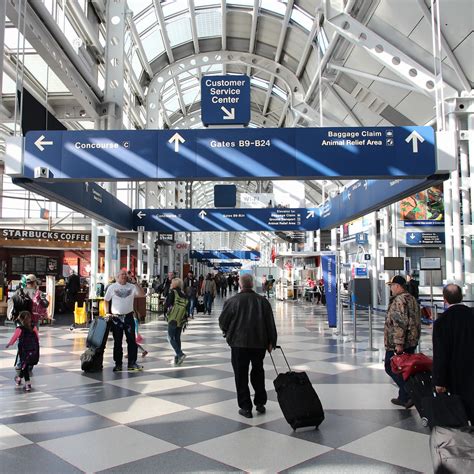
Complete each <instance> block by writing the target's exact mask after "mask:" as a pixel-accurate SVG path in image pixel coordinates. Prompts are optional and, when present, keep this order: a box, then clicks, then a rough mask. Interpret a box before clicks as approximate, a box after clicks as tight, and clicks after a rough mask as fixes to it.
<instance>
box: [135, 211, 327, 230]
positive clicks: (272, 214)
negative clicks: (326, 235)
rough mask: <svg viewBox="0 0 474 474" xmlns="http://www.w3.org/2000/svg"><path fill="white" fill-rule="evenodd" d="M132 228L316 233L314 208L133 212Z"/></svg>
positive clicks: (316, 222) (316, 221)
mask: <svg viewBox="0 0 474 474" xmlns="http://www.w3.org/2000/svg"><path fill="white" fill-rule="evenodd" d="M133 215H134V227H133V228H134V229H135V230H143V231H158V232H183V231H185V232H246V231H293V230H308V231H310V230H317V229H318V228H319V215H318V210H317V209H316V208H309V209H306V208H284V207H283V208H268V207H267V208H262V209H135V210H134V211H133Z"/></svg>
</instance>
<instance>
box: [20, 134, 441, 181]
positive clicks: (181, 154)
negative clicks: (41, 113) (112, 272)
mask: <svg viewBox="0 0 474 474" xmlns="http://www.w3.org/2000/svg"><path fill="white" fill-rule="evenodd" d="M418 137H421V139H419V138H418ZM414 143H416V144H417V146H416V147H415V146H414ZM37 167H46V168H48V169H49V170H50V172H51V173H52V176H53V178H55V179H74V180H85V181H92V180H97V181H107V180H114V181H131V180H146V181H153V180H158V181H166V180H185V179H199V180H212V179H219V180H225V179H228V180H236V179H252V178H260V179H288V178H295V177H298V179H326V178H337V179H353V178H362V179H366V178H377V179H382V178H387V179H388V178H392V177H396V178H404V179H407V178H426V177H427V176H431V175H433V174H435V173H436V169H437V168H436V159H435V143H434V131H433V129H432V128H431V127H391V128H386V127H367V128H287V129H285V128H260V129H254V128H240V129H238V128H234V129H206V130H195V129H193V130H121V131H96V130H85V131H79V132H75V131H65V132H58V131H53V132H48V131H39V132H37V131H32V132H28V133H27V135H26V144H25V167H24V175H25V177H28V178H34V170H35V168H37Z"/></svg>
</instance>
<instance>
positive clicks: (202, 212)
mask: <svg viewBox="0 0 474 474" xmlns="http://www.w3.org/2000/svg"><path fill="white" fill-rule="evenodd" d="M206 216H207V212H206V211H205V210H204V209H203V210H202V211H201V212H200V213H199V217H200V218H201V219H204V218H205V217H206Z"/></svg>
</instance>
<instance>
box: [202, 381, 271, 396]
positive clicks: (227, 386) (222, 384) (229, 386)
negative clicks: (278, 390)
mask: <svg viewBox="0 0 474 474" xmlns="http://www.w3.org/2000/svg"><path fill="white" fill-rule="evenodd" d="M249 379H250V377H249ZM201 385H207V386H209V387H214V388H220V389H221V390H228V391H229V392H234V393H235V390H236V389H235V378H234V377H229V378H227V379H219V380H211V381H209V382H203V383H202V384H201ZM249 387H250V393H252V394H253V393H254V391H253V388H252V385H251V384H250V380H249ZM265 388H266V389H267V390H273V380H271V379H265Z"/></svg>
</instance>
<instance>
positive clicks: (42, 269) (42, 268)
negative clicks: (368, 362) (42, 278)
mask: <svg viewBox="0 0 474 474" xmlns="http://www.w3.org/2000/svg"><path fill="white" fill-rule="evenodd" d="M36 273H37V274H38V275H44V274H45V273H46V257H36Z"/></svg>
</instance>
